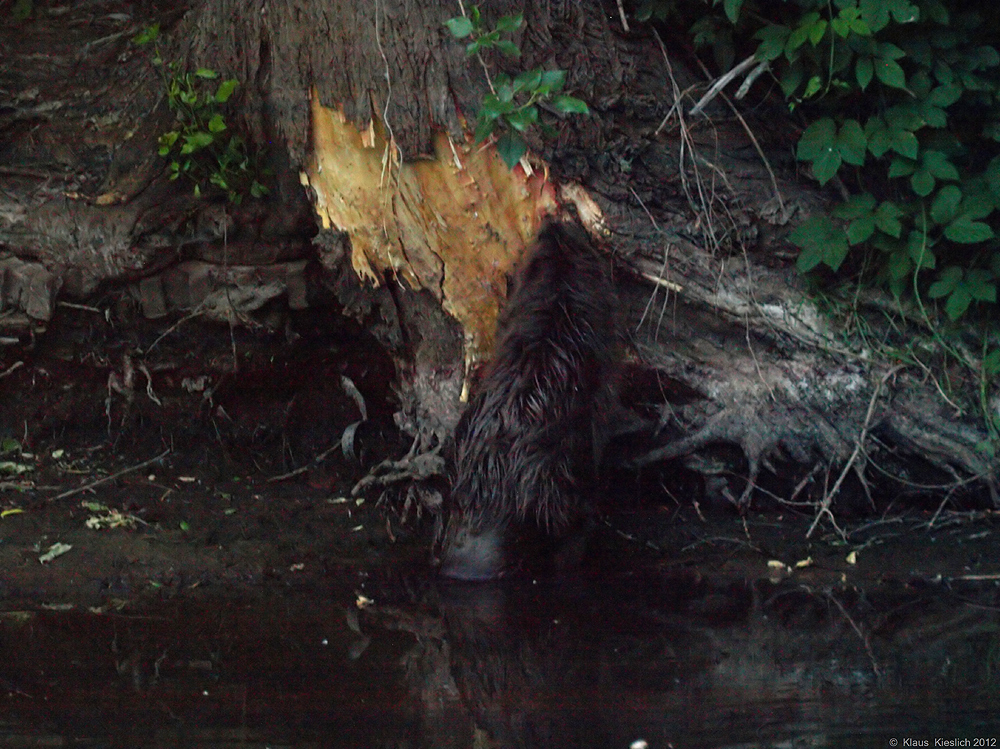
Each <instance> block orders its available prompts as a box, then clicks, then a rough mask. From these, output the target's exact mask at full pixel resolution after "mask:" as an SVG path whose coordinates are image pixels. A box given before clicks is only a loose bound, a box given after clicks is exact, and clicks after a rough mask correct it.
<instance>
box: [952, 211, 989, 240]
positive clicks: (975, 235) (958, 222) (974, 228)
mask: <svg viewBox="0 0 1000 749" xmlns="http://www.w3.org/2000/svg"><path fill="white" fill-rule="evenodd" d="M944 235H945V236H946V237H947V238H948V239H950V240H951V241H952V242H958V243H959V244H974V243H976V242H985V241H986V240H987V239H992V238H993V237H994V234H993V229H991V228H990V225H989V224H986V223H983V222H982V221H973V220H972V219H971V218H970V217H969V216H968V215H966V214H964V213H963V214H962V215H961V216H959V217H958V218H956V219H955V220H954V221H952V222H951V223H950V224H948V226H946V227H945V230H944Z"/></svg>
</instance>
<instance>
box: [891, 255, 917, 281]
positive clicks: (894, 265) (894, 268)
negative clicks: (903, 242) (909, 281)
mask: <svg viewBox="0 0 1000 749" xmlns="http://www.w3.org/2000/svg"><path fill="white" fill-rule="evenodd" d="M886 270H887V271H888V272H889V278H891V279H894V280H897V281H898V280H900V279H903V278H907V277H909V275H910V273H911V272H912V271H913V260H911V259H910V255H909V253H907V252H906V250H897V251H896V252H894V253H892V254H891V255H889V260H888V262H887V263H886Z"/></svg>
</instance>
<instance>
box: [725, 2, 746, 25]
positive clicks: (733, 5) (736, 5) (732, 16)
mask: <svg viewBox="0 0 1000 749" xmlns="http://www.w3.org/2000/svg"><path fill="white" fill-rule="evenodd" d="M742 7H743V0H724V2H723V4H722V8H723V10H725V12H726V18H728V19H729V23H731V24H733V25H736V21H738V20H739V17H740V8H742Z"/></svg>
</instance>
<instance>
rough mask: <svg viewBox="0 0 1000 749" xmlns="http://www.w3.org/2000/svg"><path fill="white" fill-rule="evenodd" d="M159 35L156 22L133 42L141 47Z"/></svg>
mask: <svg viewBox="0 0 1000 749" xmlns="http://www.w3.org/2000/svg"><path fill="white" fill-rule="evenodd" d="M29 7H30V3H29ZM14 20H24V19H17V18H15V19H14ZM159 36H160V24H158V23H154V24H153V25H152V26H147V27H146V28H144V29H143V30H142V31H140V32H139V33H138V34H136V35H135V36H133V37H132V44H134V45H136V46H137V47H141V46H142V45H144V44H149V43H150V42H152V41H156V39H157V38H158V37H159Z"/></svg>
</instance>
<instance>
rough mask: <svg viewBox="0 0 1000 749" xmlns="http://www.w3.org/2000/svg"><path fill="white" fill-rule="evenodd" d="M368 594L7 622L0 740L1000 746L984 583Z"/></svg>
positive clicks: (608, 586)
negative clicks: (362, 603) (992, 741)
mask: <svg viewBox="0 0 1000 749" xmlns="http://www.w3.org/2000/svg"><path fill="white" fill-rule="evenodd" d="M363 589H364V594H365V595H366V596H368V597H369V598H371V599H373V600H374V602H375V603H374V604H373V605H370V606H367V607H366V608H363V609H360V610H359V609H358V608H357V607H356V606H355V601H356V593H355V591H354V590H352V589H350V588H347V587H343V588H339V589H330V590H325V591H309V592H308V593H307V592H298V593H287V592H286V593H285V594H283V595H282V596H280V597H275V598H267V599H263V598H262V599H261V600H257V601H252V602H247V601H241V602H236V601H227V600H214V601H186V602H178V601H170V602H164V603H162V604H159V605H157V606H155V607H152V608H150V609H149V610H148V611H144V612H130V613H126V612H120V613H105V614H100V615H93V614H89V613H83V612H33V613H27V612H7V613H5V614H0V700H2V706H0V746H40V745H67V744H68V745H72V744H75V743H80V744H86V745H89V746H122V747H128V746H159V747H180V746H223V745H224V746H237V745H238V746H276V745H278V746H317V747H318V746H324V747H341V746H342V747H385V748H388V747H393V748H397V749H403V748H404V747H407V748H409V747H629V746H630V745H631V744H632V743H633V742H637V741H640V740H642V741H645V742H646V743H647V745H648V746H650V747H669V746H673V747H758V746H759V747H779V746H781V747H791V746H810V747H826V746H830V747H840V746H872V747H876V746H877V747H885V746H889V744H888V739H889V738H891V737H896V738H898V739H900V740H901V741H902V739H904V738H910V739H918V740H930V741H931V745H932V746H933V740H934V739H935V738H939V737H940V738H965V737H968V738H976V737H986V738H989V737H993V738H997V739H1000V721H998V719H997V718H995V717H994V716H995V715H996V714H998V713H1000V709H998V708H1000V704H998V703H1000V678H998V676H997V674H998V670H1000V668H998V667H1000V634H998V632H1000V629H998V626H997V614H996V605H997V594H996V588H995V587H990V588H988V589H987V588H983V587H969V588H968V589H966V590H958V589H954V588H951V589H945V588H944V587H932V586H927V587H924V588H915V587H910V586H905V585H902V584H887V585H884V586H878V587H875V588H873V589H870V590H866V591H863V592H859V591H855V590H850V589H844V590H831V591H826V592H819V591H815V590H810V589H807V588H804V587H802V586H801V585H798V584H796V583H794V582H792V581H789V580H786V581H784V582H782V583H778V584H774V583H770V582H765V581H754V582H747V581H739V580H731V579H707V578H702V577H698V576H696V575H693V574H692V575H670V576H668V575H663V574H658V573H653V572H650V573H644V574H642V575H640V574H634V573H633V574H623V575H621V576H619V577H610V578H609V577H588V576H586V575H585V574H583V573H581V574H580V575H579V576H575V577H566V578H562V579H555V580H549V581H546V582H541V583H537V584H535V583H532V582H530V581H526V582H506V583H503V584H490V585H482V584H479V585H466V584H459V583H441V582H438V581H436V580H433V579H431V578H430V576H427V577H419V578H410V579H406V580H403V581H400V580H399V579H398V578H396V579H393V580H381V581H377V580H374V579H373V580H369V581H368V582H367V583H366V584H365V585H364V586H363ZM358 590H361V586H360V585H359V587H358ZM636 745H638V744H636ZM900 745H902V743H900ZM988 745H989V744H987V746H988Z"/></svg>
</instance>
